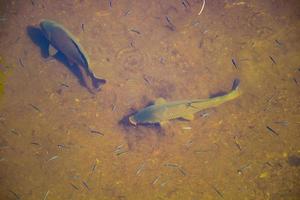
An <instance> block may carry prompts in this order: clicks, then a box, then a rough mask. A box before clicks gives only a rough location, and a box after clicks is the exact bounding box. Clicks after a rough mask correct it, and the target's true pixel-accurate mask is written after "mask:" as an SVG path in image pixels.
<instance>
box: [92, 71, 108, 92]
mask: <svg viewBox="0 0 300 200" xmlns="http://www.w3.org/2000/svg"><path fill="white" fill-rule="evenodd" d="M91 79H92V84H93V87H94V88H95V89H99V88H100V86H101V85H103V84H105V83H106V80H105V79H102V78H97V77H96V76H95V75H94V74H93V73H91Z"/></svg>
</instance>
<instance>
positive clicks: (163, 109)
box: [129, 79, 240, 125]
mask: <svg viewBox="0 0 300 200" xmlns="http://www.w3.org/2000/svg"><path fill="white" fill-rule="evenodd" d="M238 84H239V80H237V79H236V80H235V81H234V82H233V86H232V90H231V91H230V92H229V93H227V94H225V95H223V96H218V97H214V98H208V99H195V100H185V101H174V102H167V101H166V100H165V99H163V98H158V99H157V100H156V101H155V103H154V105H151V106H148V107H146V108H144V109H142V110H140V111H138V112H137V113H135V114H134V115H132V116H130V117H129V122H130V123H131V124H132V125H137V124H160V125H162V124H164V123H165V122H167V121H169V120H172V119H177V118H182V119H185V120H193V119H194V114H195V113H197V112H199V111H201V110H204V109H206V108H211V107H216V106H218V105H220V104H222V103H224V102H227V101H229V100H232V99H235V98H236V97H238V96H239V95H240V91H239V90H238Z"/></svg>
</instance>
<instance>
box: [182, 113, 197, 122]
mask: <svg viewBox="0 0 300 200" xmlns="http://www.w3.org/2000/svg"><path fill="white" fill-rule="evenodd" d="M181 118H182V119H185V120H188V121H192V120H194V114H192V113H187V114H184V115H182V116H181Z"/></svg>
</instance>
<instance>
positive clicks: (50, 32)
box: [40, 20, 106, 93]
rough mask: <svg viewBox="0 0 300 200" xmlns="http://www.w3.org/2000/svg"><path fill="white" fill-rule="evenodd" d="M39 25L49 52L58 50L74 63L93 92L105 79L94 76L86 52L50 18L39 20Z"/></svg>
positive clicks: (53, 53)
mask: <svg viewBox="0 0 300 200" xmlns="http://www.w3.org/2000/svg"><path fill="white" fill-rule="evenodd" d="M40 27H41V29H42V32H43V34H44V36H45V37H46V38H47V39H48V41H49V54H50V55H51V56H53V55H55V54H56V53H57V51H60V52H61V53H63V54H64V55H65V56H66V58H67V59H68V62H69V64H70V65H73V64H76V65H77V66H78V68H79V69H80V72H81V75H82V78H83V81H84V84H85V86H86V87H87V89H88V90H89V91H90V92H92V93H94V92H95V91H96V90H97V89H98V88H99V87H100V85H101V84H104V83H105V82H106V80H105V79H102V78H97V77H95V75H94V73H93V72H92V71H91V69H90V67H89V61H88V57H87V54H86V53H85V52H84V50H83V49H82V47H81V46H80V45H79V43H78V42H77V41H76V40H75V38H74V37H73V36H72V34H71V33H70V32H69V31H68V30H66V29H65V28H64V27H63V26H62V25H60V24H58V23H56V22H54V21H50V20H43V21H41V23H40Z"/></svg>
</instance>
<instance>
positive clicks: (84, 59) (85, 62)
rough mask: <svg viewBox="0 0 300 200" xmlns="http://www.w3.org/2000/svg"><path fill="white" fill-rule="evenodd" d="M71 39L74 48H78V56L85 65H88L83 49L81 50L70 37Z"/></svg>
mask: <svg viewBox="0 0 300 200" xmlns="http://www.w3.org/2000/svg"><path fill="white" fill-rule="evenodd" d="M71 40H72V42H73V44H74V46H75V47H76V49H77V50H78V53H79V54H80V57H81V59H82V61H83V63H84V64H85V67H89V62H88V60H87V58H86V56H85V55H84V52H83V50H82V49H81V47H80V46H79V45H78V44H77V42H76V41H74V40H73V39H71Z"/></svg>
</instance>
